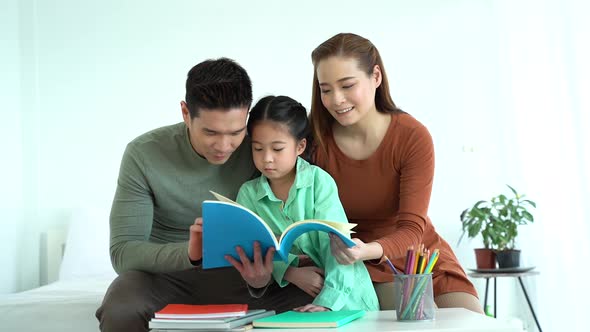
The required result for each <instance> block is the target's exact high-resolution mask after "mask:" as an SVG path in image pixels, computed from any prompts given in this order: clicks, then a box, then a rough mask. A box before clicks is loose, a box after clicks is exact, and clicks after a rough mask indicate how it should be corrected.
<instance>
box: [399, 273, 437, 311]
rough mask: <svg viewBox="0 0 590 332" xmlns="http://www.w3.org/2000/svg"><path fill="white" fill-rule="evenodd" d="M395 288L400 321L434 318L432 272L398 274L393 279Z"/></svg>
mask: <svg viewBox="0 0 590 332" xmlns="http://www.w3.org/2000/svg"><path fill="white" fill-rule="evenodd" d="M393 290H394V308H395V312H396V316H397V320H398V321H425V320H433V319H434V313H435V305H434V296H433V292H432V273H427V274H398V275H396V276H395V277H394V280H393Z"/></svg>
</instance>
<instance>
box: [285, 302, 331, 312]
mask: <svg viewBox="0 0 590 332" xmlns="http://www.w3.org/2000/svg"><path fill="white" fill-rule="evenodd" d="M293 311H299V312H318V311H331V310H330V309H329V308H326V307H322V306H319V305H315V304H311V303H310V304H306V305H304V306H303V307H297V308H295V309H293Z"/></svg>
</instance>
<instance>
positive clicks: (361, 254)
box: [330, 234, 383, 265]
mask: <svg viewBox="0 0 590 332" xmlns="http://www.w3.org/2000/svg"><path fill="white" fill-rule="evenodd" d="M352 241H354V242H355V243H356V246H354V247H352V248H349V247H348V246H347V245H346V244H344V242H342V240H340V238H339V237H338V236H336V235H334V234H330V250H331V251H332V255H333V256H334V258H336V261H337V262H338V263H340V264H342V265H350V264H353V263H355V262H356V261H366V260H369V259H377V258H381V256H383V248H382V247H381V245H380V244H379V243H377V242H370V243H364V242H363V241H361V240H359V239H352Z"/></svg>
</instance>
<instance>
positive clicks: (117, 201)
mask: <svg viewBox="0 0 590 332" xmlns="http://www.w3.org/2000/svg"><path fill="white" fill-rule="evenodd" d="M153 215H154V202H153V195H152V192H151V189H150V187H149V183H148V180H147V175H146V169H145V165H144V163H143V161H142V159H141V156H140V154H139V153H137V151H136V149H135V148H134V145H133V143H131V144H129V145H128V146H127V148H126V149H125V153H124V155H123V160H122V162H121V168H120V170H119V179H118V181H117V190H116V193H115V198H114V200H113V206H112V209H111V216H110V231H111V236H110V240H111V241H110V254H111V262H112V264H113V268H114V269H115V271H116V272H117V273H122V272H126V271H129V270H141V271H148V272H170V271H178V270H182V269H188V268H191V267H193V265H192V264H191V263H190V260H189V258H188V243H187V242H186V241H185V242H178V243H165V244H159V243H154V242H149V237H150V233H151V229H152V223H153ZM90 236H92V235H91V234H90Z"/></svg>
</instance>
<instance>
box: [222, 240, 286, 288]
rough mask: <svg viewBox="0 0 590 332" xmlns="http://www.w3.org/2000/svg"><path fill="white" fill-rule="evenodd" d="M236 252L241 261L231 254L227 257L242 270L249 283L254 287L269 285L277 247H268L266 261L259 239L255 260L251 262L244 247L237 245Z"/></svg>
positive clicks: (255, 249) (241, 272)
mask: <svg viewBox="0 0 590 332" xmlns="http://www.w3.org/2000/svg"><path fill="white" fill-rule="evenodd" d="M236 252H237V253H238V256H240V262H238V261H237V260H235V259H234V258H233V257H232V256H230V255H225V259H226V260H227V261H228V262H230V263H231V265H233V267H235V268H236V270H238V272H240V274H241V275H242V278H244V280H245V281H246V282H247V283H248V285H250V286H251V287H253V288H262V287H264V286H266V285H268V283H269V282H270V278H271V276H272V269H273V263H272V260H273V258H274V255H275V248H273V247H271V248H268V250H267V251H266V256H265V257H264V261H263V260H262V253H261V249H260V243H258V241H256V242H254V262H250V259H248V256H246V253H245V252H244V249H242V247H240V246H237V247H236Z"/></svg>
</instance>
